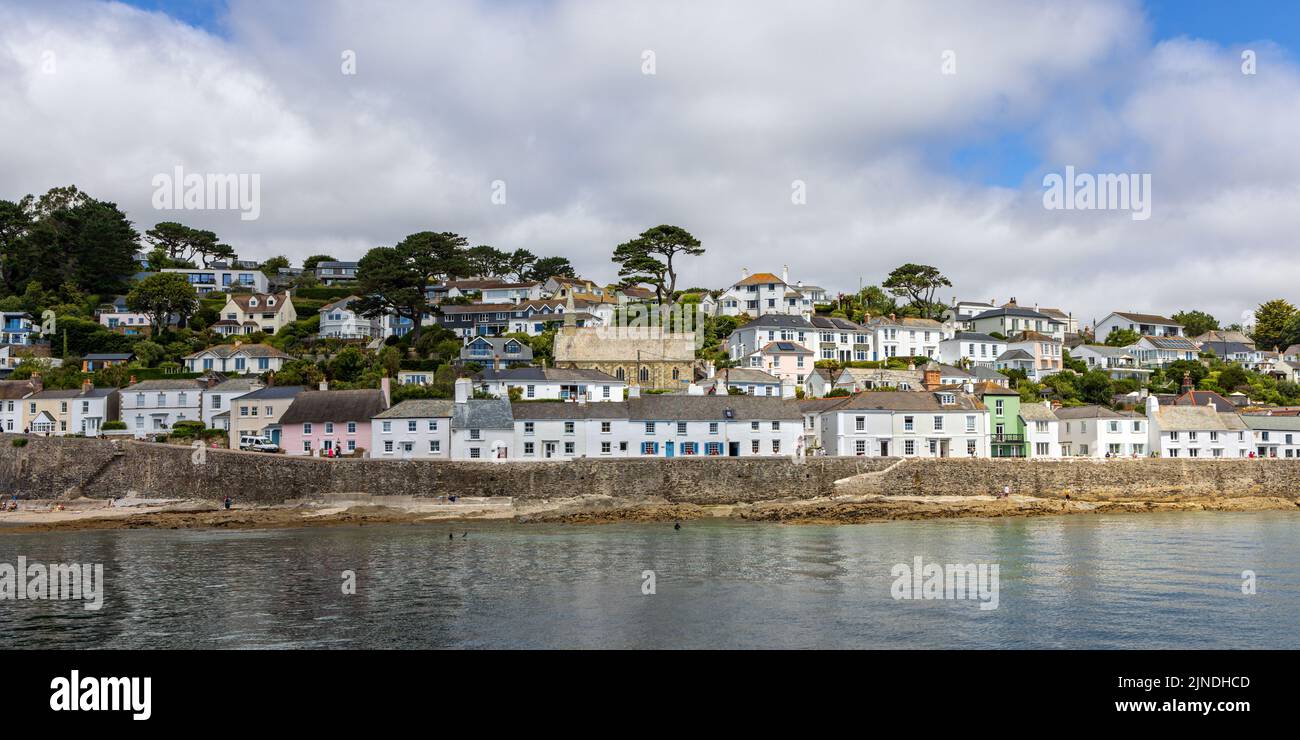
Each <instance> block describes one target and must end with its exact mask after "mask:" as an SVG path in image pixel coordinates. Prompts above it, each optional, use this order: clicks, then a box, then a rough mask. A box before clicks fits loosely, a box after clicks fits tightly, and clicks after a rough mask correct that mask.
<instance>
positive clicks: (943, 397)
mask: <svg viewBox="0 0 1300 740" xmlns="http://www.w3.org/2000/svg"><path fill="white" fill-rule="evenodd" d="M939 403H940V404H942V405H944V406H951V405H953V404H955V403H957V397H956V396H954V395H953V394H951V393H940V394H939Z"/></svg>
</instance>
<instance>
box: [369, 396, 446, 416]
mask: <svg viewBox="0 0 1300 740" xmlns="http://www.w3.org/2000/svg"><path fill="white" fill-rule="evenodd" d="M455 406H456V403H455V402H454V401H451V400H449V399H445V398H412V399H409V400H406V401H402V402H401V403H399V404H397V405H395V406H393V407H392V408H390V409H388V410H387V411H381V412H380V413H378V414H375V416H374V418H376V419H429V418H435V417H447V418H450V417H451V415H452V409H454V408H455Z"/></svg>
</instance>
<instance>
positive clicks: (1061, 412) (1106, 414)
mask: <svg viewBox="0 0 1300 740" xmlns="http://www.w3.org/2000/svg"><path fill="white" fill-rule="evenodd" d="M1022 408H1023V407H1022ZM1134 416H1140V414H1129V413H1121V412H1119V411H1113V410H1111V409H1108V408H1106V407H1105V406H1062V407H1061V408H1059V409H1057V410H1056V418H1058V419H1061V420H1064V421H1072V420H1074V419H1125V418H1131V417H1134Z"/></svg>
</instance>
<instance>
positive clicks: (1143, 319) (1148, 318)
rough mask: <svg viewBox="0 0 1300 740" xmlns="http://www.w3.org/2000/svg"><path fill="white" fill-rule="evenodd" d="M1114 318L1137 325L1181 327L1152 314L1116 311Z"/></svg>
mask: <svg viewBox="0 0 1300 740" xmlns="http://www.w3.org/2000/svg"><path fill="white" fill-rule="evenodd" d="M1115 315H1116V316H1119V317H1121V318H1125V319H1128V320H1129V321H1132V322H1134V323H1137V324H1161V325H1164V326H1182V324H1180V323H1178V322H1177V321H1174V320H1173V319H1169V318H1165V317H1164V316H1160V315H1159V314H1154V313H1128V312H1126V311H1116V312H1115Z"/></svg>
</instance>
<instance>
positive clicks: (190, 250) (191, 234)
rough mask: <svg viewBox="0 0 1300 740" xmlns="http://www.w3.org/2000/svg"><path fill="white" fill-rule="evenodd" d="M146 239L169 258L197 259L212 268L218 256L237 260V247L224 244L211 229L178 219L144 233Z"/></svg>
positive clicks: (189, 261)
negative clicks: (196, 227) (193, 225)
mask: <svg viewBox="0 0 1300 740" xmlns="http://www.w3.org/2000/svg"><path fill="white" fill-rule="evenodd" d="M144 238H145V242H146V243H148V244H149V245H151V246H152V247H153V248H154V250H155V251H159V250H161V251H162V253H163V254H165V255H166V256H167V257H168V258H169V259H172V260H180V261H183V262H187V263H191V264H193V263H194V262H195V261H196V260H198V261H199V262H202V264H203V266H204V267H208V266H209V265H211V264H212V262H213V261H215V260H218V259H224V260H233V259H234V258H235V250H234V249H233V248H231V247H230V245H228V244H222V243H221V240H220V239H218V238H217V235H216V234H215V233H213V232H211V231H205V230H203V229H194V228H191V227H189V226H185V225H184V224H179V223H176V222H175V221H163V222H162V223H159V224H156V225H155V226H154V227H153V228H152V229H149V230H148V231H146V232H145V233H144Z"/></svg>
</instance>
